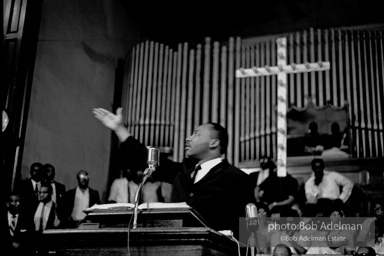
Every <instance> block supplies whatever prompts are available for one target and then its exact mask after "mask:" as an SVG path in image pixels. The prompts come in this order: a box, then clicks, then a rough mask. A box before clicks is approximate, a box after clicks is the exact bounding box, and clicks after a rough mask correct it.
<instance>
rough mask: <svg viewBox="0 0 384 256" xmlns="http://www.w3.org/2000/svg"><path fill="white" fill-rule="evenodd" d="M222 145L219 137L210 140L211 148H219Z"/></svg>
mask: <svg viewBox="0 0 384 256" xmlns="http://www.w3.org/2000/svg"><path fill="white" fill-rule="evenodd" d="M219 145H220V140H219V139H212V140H211V141H210V142H209V147H210V148H217V147H218V146H219Z"/></svg>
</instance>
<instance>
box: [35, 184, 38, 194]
mask: <svg viewBox="0 0 384 256" xmlns="http://www.w3.org/2000/svg"><path fill="white" fill-rule="evenodd" d="M38 191H39V188H38V187H37V183H35V194H36V195H37V192H38Z"/></svg>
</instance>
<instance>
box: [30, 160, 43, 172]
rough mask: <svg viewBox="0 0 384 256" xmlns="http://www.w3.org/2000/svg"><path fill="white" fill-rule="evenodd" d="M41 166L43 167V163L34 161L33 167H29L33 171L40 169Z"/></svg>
mask: <svg viewBox="0 0 384 256" xmlns="http://www.w3.org/2000/svg"><path fill="white" fill-rule="evenodd" d="M41 167H43V164H42V163H39V162H34V163H33V164H31V167H30V168H29V170H30V171H31V172H32V171H35V170H39V169H40V168H41Z"/></svg>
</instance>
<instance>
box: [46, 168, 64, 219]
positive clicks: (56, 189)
mask: <svg viewBox="0 0 384 256" xmlns="http://www.w3.org/2000/svg"><path fill="white" fill-rule="evenodd" d="M55 175H56V170H55V167H54V166H53V165H52V164H49V163H47V164H44V166H43V169H42V180H43V181H46V182H48V183H50V184H51V186H52V201H53V202H54V203H55V204H56V210H57V216H58V217H59V219H60V221H64V209H63V208H64V202H63V200H64V195H65V192H66V189H65V185H64V184H62V183H60V182H58V181H56V180H55Z"/></svg>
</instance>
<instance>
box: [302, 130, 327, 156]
mask: <svg viewBox="0 0 384 256" xmlns="http://www.w3.org/2000/svg"><path fill="white" fill-rule="evenodd" d="M324 142H325V141H324V136H323V135H322V134H320V133H319V131H318V125H317V123H316V122H311V123H310V124H309V127H308V133H307V134H306V136H305V147H304V152H305V153H307V154H313V155H321V153H322V152H323V150H324Z"/></svg>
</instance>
